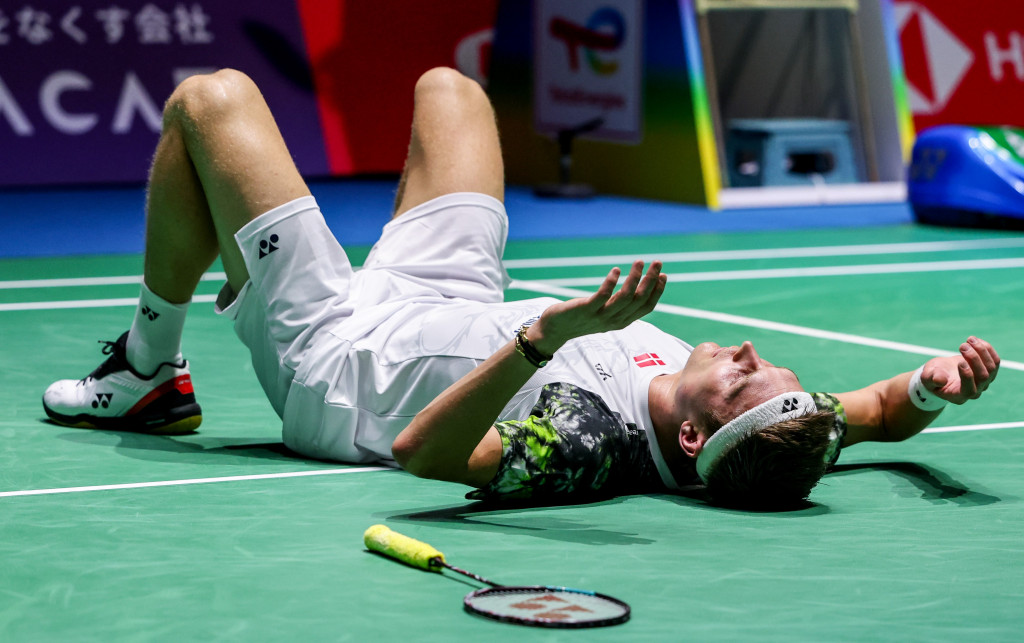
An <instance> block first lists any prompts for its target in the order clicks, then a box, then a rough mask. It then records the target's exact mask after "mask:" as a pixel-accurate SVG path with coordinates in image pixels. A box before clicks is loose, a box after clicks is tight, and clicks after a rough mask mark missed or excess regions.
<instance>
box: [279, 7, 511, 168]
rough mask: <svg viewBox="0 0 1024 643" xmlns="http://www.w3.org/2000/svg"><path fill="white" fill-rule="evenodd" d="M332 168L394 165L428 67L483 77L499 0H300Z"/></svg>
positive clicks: (400, 161) (402, 156) (402, 158)
mask: <svg viewBox="0 0 1024 643" xmlns="http://www.w3.org/2000/svg"><path fill="white" fill-rule="evenodd" d="M298 6H299V12H300V14H301V18H302V25H303V31H304V32H305V36H306V48H307V50H308V53H309V60H310V64H311V66H312V68H313V79H314V83H315V85H316V89H317V99H318V101H319V104H320V120H321V124H322V127H323V131H324V139H325V142H326V145H327V157H328V163H329V165H330V171H331V173H332V174H359V173H373V172H397V171H400V170H401V169H402V165H403V163H404V162H405V153H406V150H407V149H408V147H409V125H410V123H412V102H413V101H412V92H413V87H414V86H415V85H416V79H417V78H419V76H420V74H422V73H423V72H425V71H427V70H428V69H430V68H432V67H438V66H446V67H455V68H457V69H459V70H460V71H462V72H463V73H465V74H467V75H469V76H471V77H475V78H477V79H478V80H483V78H484V76H485V75H486V71H487V70H486V65H487V60H488V59H489V55H490V43H491V39H492V34H493V27H494V17H495V11H496V10H497V0H461V1H458V2H409V1H408V0H376V1H374V2H366V1H365V0H338V1H337V2H322V1H320V0H298Z"/></svg>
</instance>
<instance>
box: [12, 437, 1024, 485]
mask: <svg viewBox="0 0 1024 643" xmlns="http://www.w3.org/2000/svg"><path fill="white" fill-rule="evenodd" d="M1019 428H1024V422H1001V423H995V424H969V425H961V426H938V427H932V428H928V429H925V430H924V431H922V433H953V432H962V431H988V430H993V429H1019ZM376 471H398V469H395V468H393V467H350V468H346V469H320V470H317V471H292V472H288V473H265V474H259V475H248V476H224V477H220V478H193V479H186V480H158V481H155V482H129V483H125V484H107V485H93V486H88V487H58V488H55V489H25V490H22V491H0V498H16V497H21V496H50V495H56V494H61V493H84V492H88V491H116V490H123V489H147V488H151V487H178V486H186V485H194V484H210V483H214V482H240V481H244V480H274V479H279V478H304V477H309V476H329V475H339V474H346V473H372V472H376Z"/></svg>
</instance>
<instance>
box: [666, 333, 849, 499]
mask: <svg viewBox="0 0 1024 643" xmlns="http://www.w3.org/2000/svg"><path fill="white" fill-rule="evenodd" d="M678 382H679V385H678V387H677V389H676V396H677V397H676V403H677V408H679V409H680V410H681V411H682V414H683V417H684V418H685V419H684V421H683V422H682V425H681V427H680V431H679V443H680V446H681V447H682V449H683V451H684V452H685V453H686V454H687V455H688V456H690V457H691V458H694V459H695V460H696V465H697V472H698V475H700V477H701V479H702V480H703V481H704V483H705V484H706V485H707V489H708V493H709V494H710V495H711V497H712V499H713V500H715V501H716V502H719V503H721V504H728V505H741V506H748V507H763V508H770V507H775V506H780V505H790V504H792V503H794V502H795V501H798V500H802V499H804V498H806V497H807V496H808V494H809V493H810V491H811V488H812V487H814V485H815V484H816V483H817V482H818V480H819V479H820V478H821V476H822V474H823V473H824V472H825V466H826V460H827V454H829V453H831V450H832V446H833V444H832V443H833V441H834V440H835V438H836V434H835V433H834V430H833V424H834V419H835V416H834V415H833V414H832V413H831V412H825V413H819V412H818V410H817V408H816V406H815V404H814V401H813V399H812V398H811V396H810V395H809V394H807V393H805V392H803V388H802V387H801V386H800V381H799V379H798V378H797V376H796V374H795V373H793V371H791V370H789V369H787V368H780V367H777V366H775V365H774V364H771V363H770V362H768V361H766V360H763V359H761V357H760V356H759V355H758V354H757V351H756V350H754V346H753V344H751V343H750V342H744V343H743V345H741V346H738V347H737V346H731V347H721V346H718V345H717V344H712V343H707V344H701V345H699V346H697V347H696V349H694V352H693V354H692V355H691V356H690V360H689V361H688V362H687V364H686V366H685V367H684V369H683V371H682V372H681V373H680V376H679V380H678Z"/></svg>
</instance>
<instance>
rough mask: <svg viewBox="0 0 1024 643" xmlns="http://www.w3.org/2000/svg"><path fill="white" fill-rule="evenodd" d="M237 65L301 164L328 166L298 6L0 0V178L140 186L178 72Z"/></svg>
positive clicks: (211, 0)
mask: <svg viewBox="0 0 1024 643" xmlns="http://www.w3.org/2000/svg"><path fill="white" fill-rule="evenodd" d="M222 67H233V68H235V69H239V70H241V71H244V72H245V73H247V74H249V76H251V77H252V78H253V79H254V80H255V81H256V83H257V84H258V85H259V86H260V89H261V90H262V91H263V94H264V96H265V97H266V99H267V102H268V103H269V104H270V108H271V110H273V112H274V114H275V116H276V118H277V121H278V124H279V126H280V127H281V131H282V133H283V134H284V137H285V141H286V142H287V144H288V146H289V148H290V150H291V152H292V155H293V156H294V157H295V160H296V163H297V164H298V166H299V169H300V171H301V172H303V173H304V174H306V175H323V174H326V173H327V160H326V154H325V151H324V143H323V134H322V132H321V128H320V119H319V114H318V111H317V103H316V97H315V94H314V90H313V81H312V75H311V72H310V68H309V64H308V61H307V56H306V52H305V48H304V45H303V37H302V31H301V26H300V22H299V16H298V11H297V9H296V7H295V4H294V3H293V2H287V1H280V0H278V1H275V2H229V1H226V0H207V1H205V2H203V1H200V2H177V1H174V0H154V1H152V2H127V1H125V0H117V1H116V2H115V1H114V0H104V1H102V2H88V1H84V0H83V1H79V2H74V1H71V2H58V1H54V0H32V1H31V2H28V1H21V2H19V1H16V0H0V186H17V185H44V184H50V185H56V184H82V183H116V182H138V181H143V180H145V178H146V174H147V172H148V169H149V163H150V159H151V157H152V154H153V150H154V148H155V147H156V142H157V139H158V137H159V132H160V120H161V109H162V107H163V103H164V101H165V100H166V99H167V97H168V96H169V95H170V93H171V91H172V90H173V89H174V87H175V86H176V85H177V83H178V82H180V81H181V80H182V79H183V78H185V77H187V76H189V75H191V74H195V73H202V72H208V71H213V70H215V69H219V68H222Z"/></svg>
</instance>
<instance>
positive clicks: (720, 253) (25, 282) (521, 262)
mask: <svg viewBox="0 0 1024 643" xmlns="http://www.w3.org/2000/svg"><path fill="white" fill-rule="evenodd" d="M1020 247H1024V238H1018V237H1010V238H1005V239H1004V238H992V239H976V240H968V241H921V242H913V243H874V244H854V245H845V246H807V247H795V248H756V249H750V250H711V251H700V252H669V253H663V254H659V255H635V254H634V255H603V256H588V257H544V258H539V259H507V260H505V261H504V264H505V267H506V268H556V267H568V266H605V265H607V266H612V265H617V264H630V263H632V262H633V261H634V260H636V259H643V260H645V261H651V260H653V259H660V260H661V261H663V262H665V263H685V262H694V261H735V260H740V259H793V258H800V257H844V256H858V255H882V254H909V253H922V252H955V251H962V250H987V249H993V248H1020ZM226 278H227V276H226V275H225V274H224V273H223V272H210V273H206V274H205V275H203V276H202V281H218V280H219V281H223V280H224V279H226ZM141 281H142V276H141V275H126V276H116V277H75V278H67V279H22V280H15V281H0V290H8V289H14V288H58V287H75V286H110V285H126V284H127V285H130V284H137V283H140V282H141Z"/></svg>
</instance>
